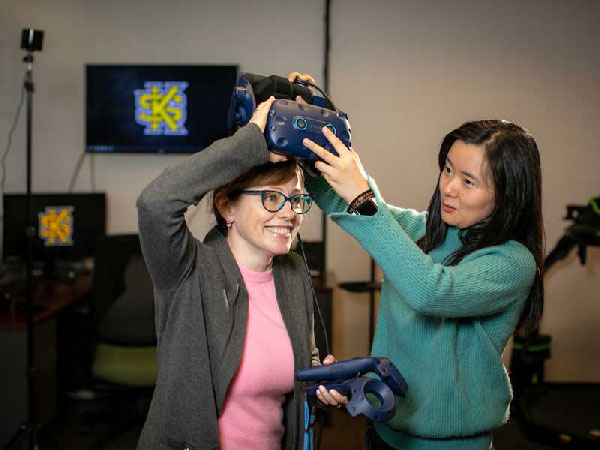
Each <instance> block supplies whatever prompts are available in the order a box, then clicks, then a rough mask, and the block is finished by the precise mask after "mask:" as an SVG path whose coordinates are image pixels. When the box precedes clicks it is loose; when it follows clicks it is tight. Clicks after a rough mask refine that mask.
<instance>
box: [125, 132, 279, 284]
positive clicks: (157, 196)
mask: <svg viewBox="0 0 600 450" xmlns="http://www.w3.org/2000/svg"><path fill="white" fill-rule="evenodd" d="M267 159H268V150H267V144H266V141H265V139H264V136H263V135H262V133H261V132H260V128H259V127H258V126H256V125H255V124H249V125H246V126H245V127H243V128H241V129H240V130H238V131H237V132H236V133H235V134H234V135H233V136H231V137H228V138H224V139H221V140H218V141H216V142H214V143H213V144H212V145H210V146H209V147H207V148H206V149H204V150H202V151H200V152H198V153H196V154H194V155H192V156H190V157H187V158H185V159H184V160H183V161H181V162H180V163H179V164H176V165H174V166H172V167H169V168H167V169H165V170H164V171H163V172H162V173H161V174H160V175H159V176H158V177H157V178H156V179H154V180H153V181H152V182H151V183H150V184H149V185H148V186H146V188H144V190H143V191H142V193H141V194H140V196H139V198H138V200H137V203H136V206H137V208H138V224H139V232H140V240H141V243H142V250H143V252H144V258H145V260H146V264H147V266H148V270H149V272H150V275H151V277H152V280H153V282H154V286H155V288H156V289H158V290H169V289H171V288H173V287H174V286H177V285H178V284H179V282H180V281H181V280H182V279H183V278H184V277H185V276H186V275H187V273H188V271H189V270H190V269H191V267H192V263H193V261H194V257H195V249H196V246H195V239H194V237H193V236H192V234H191V232H190V231H189V229H188V228H187V226H186V223H185V217H184V214H185V212H186V210H187V208H188V206H190V205H191V204H197V203H198V202H199V201H200V200H201V199H202V197H204V195H205V194H206V193H207V192H209V191H212V190H213V189H216V188H218V187H220V186H222V185H224V184H226V183H228V182H229V181H232V180H234V179H235V178H236V177H238V176H239V175H241V174H243V173H244V172H246V171H248V170H249V169H251V168H252V167H254V166H257V165H260V164H263V163H266V162H267Z"/></svg>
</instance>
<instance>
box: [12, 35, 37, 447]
mask: <svg viewBox="0 0 600 450" xmlns="http://www.w3.org/2000/svg"><path fill="white" fill-rule="evenodd" d="M43 37H44V32H43V31H39V30H34V29H24V30H23V31H22V33H21V48H22V49H24V50H26V51H27V55H26V56H25V57H24V58H23V62H25V63H26V64H27V71H26V74H25V90H26V92H27V164H26V166H27V195H26V210H27V231H26V234H27V254H26V259H25V295H26V298H25V299H26V303H25V304H26V316H27V421H26V422H25V423H23V424H22V425H21V426H20V427H19V429H18V430H17V432H16V433H15V434H14V436H13V437H12V438H11V440H10V441H9V442H8V443H7V444H6V446H5V447H4V450H12V449H19V448H22V444H21V443H22V441H23V440H24V439H27V448H28V450H37V449H38V443H37V433H38V430H39V425H38V424H37V423H36V410H35V408H36V401H35V377H36V368H35V359H34V324H33V309H34V302H33V238H34V235H35V230H36V227H35V223H34V222H33V217H32V212H33V211H32V208H31V124H32V106H33V52H34V51H40V50H42V40H43ZM19 446H21V447H19Z"/></svg>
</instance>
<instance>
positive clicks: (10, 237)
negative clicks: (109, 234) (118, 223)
mask: <svg viewBox="0 0 600 450" xmlns="http://www.w3.org/2000/svg"><path fill="white" fill-rule="evenodd" d="M3 204H4V223H3V225H4V232H3V246H2V249H3V260H4V262H5V263H8V264H10V263H18V262H23V261H25V259H26V252H27V238H26V234H25V233H26V229H27V204H26V195H25V194H4V199H3ZM31 206H32V215H33V217H32V221H31V222H30V223H31V224H34V225H35V230H34V233H33V236H34V237H33V242H32V244H33V260H34V261H36V262H49V261H79V260H82V259H84V258H86V257H89V256H93V255H94V250H95V246H96V240H97V239H98V238H99V237H101V236H103V235H104V234H105V228H106V196H105V194H104V193H93V194H87V193H86V194H37V193H36V194H32V196H31Z"/></svg>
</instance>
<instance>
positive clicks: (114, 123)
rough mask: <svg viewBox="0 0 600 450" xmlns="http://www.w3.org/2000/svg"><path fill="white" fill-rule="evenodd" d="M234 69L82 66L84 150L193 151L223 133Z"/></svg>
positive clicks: (235, 72) (213, 67)
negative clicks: (84, 78)
mask: <svg viewBox="0 0 600 450" xmlns="http://www.w3.org/2000/svg"><path fill="white" fill-rule="evenodd" d="M238 71H239V67H238V66H237V65H219V66H216V65H117V64H112V65H96V64H88V65H86V82H85V86H86V106H85V114H86V118H85V123H86V137H85V150H86V151H87V152H94V153H194V152H197V151H198V150H202V149H203V148H205V147H207V146H208V145H210V144H211V143H212V142H214V141H216V140H217V139H220V138H222V137H225V136H227V135H228V129H227V115H228V112H229V104H230V101H231V94H232V92H233V88H234V86H235V84H236V81H237V77H238Z"/></svg>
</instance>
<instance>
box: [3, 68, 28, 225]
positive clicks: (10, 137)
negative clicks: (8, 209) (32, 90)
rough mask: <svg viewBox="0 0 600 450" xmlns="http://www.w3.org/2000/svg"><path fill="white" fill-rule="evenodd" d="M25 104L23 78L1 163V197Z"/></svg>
mask: <svg viewBox="0 0 600 450" xmlns="http://www.w3.org/2000/svg"><path fill="white" fill-rule="evenodd" d="M24 102H25V78H23V83H22V87H21V98H20V100H19V106H18V107H17V112H16V113H15V118H14V120H13V124H12V126H11V127H10V131H9V132H8V142H7V144H6V148H5V150H4V153H3V154H2V160H1V161H0V165H1V166H2V178H1V179H0V196H1V195H4V190H5V185H6V157H7V156H8V154H9V153H10V147H11V145H12V137H13V133H14V131H15V129H16V128H17V124H18V122H19V117H20V116H21V109H22V107H23V103H24ZM3 214H4V213H3Z"/></svg>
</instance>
